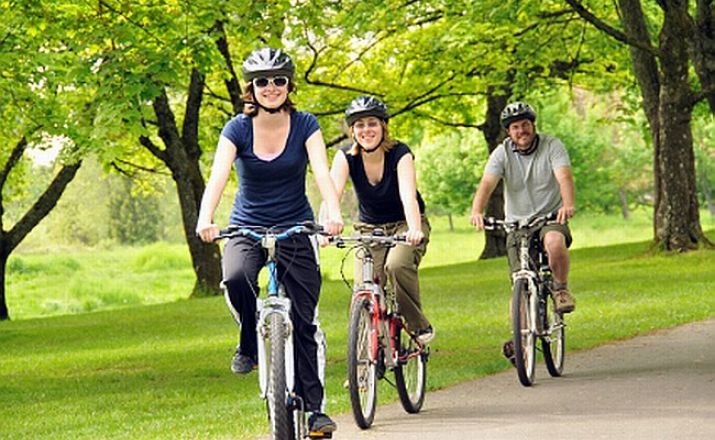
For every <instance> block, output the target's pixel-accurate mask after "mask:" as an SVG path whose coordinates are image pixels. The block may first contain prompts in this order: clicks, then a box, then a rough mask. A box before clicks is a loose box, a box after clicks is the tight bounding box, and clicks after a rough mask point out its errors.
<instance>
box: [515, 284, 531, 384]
mask: <svg viewBox="0 0 715 440" xmlns="http://www.w3.org/2000/svg"><path fill="white" fill-rule="evenodd" d="M529 298H530V295H529V285H528V282H527V280H525V279H518V280H516V282H515V283H514V287H513V291H512V300H511V301H512V303H511V322H512V334H513V338H514V354H515V366H516V372H517V375H518V376H519V382H521V384H522V385H524V386H526V387H528V386H531V385H532V384H533V383H534V370H535V365H536V341H535V329H533V328H531V327H532V326H531V324H530V323H531V322H533V319H532V318H533V313H534V310H532V307H531V304H530V301H529Z"/></svg>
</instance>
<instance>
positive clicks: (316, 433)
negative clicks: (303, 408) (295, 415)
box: [308, 431, 333, 438]
mask: <svg viewBox="0 0 715 440" xmlns="http://www.w3.org/2000/svg"><path fill="white" fill-rule="evenodd" d="M308 438H333V433H332V432H320V431H312V432H309V433H308Z"/></svg>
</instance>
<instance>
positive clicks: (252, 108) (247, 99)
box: [241, 81, 296, 118]
mask: <svg viewBox="0 0 715 440" xmlns="http://www.w3.org/2000/svg"><path fill="white" fill-rule="evenodd" d="M295 89H296V88H295V85H294V84H293V81H290V82H288V96H287V97H286V100H285V102H284V103H283V104H282V105H284V106H285V107H286V108H287V109H288V112H289V113H293V112H294V111H295V103H293V101H291V100H290V92H292V91H293V90H295ZM241 99H242V100H243V114H244V115H246V116H250V117H251V118H252V117H254V116H256V115H257V114H258V109H259V107H258V106H257V105H253V102H254V101H253V100H254V95H253V82H252V81H249V82H248V84H247V85H246V90H244V91H243V95H241Z"/></svg>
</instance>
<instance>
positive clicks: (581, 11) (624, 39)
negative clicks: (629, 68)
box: [565, 0, 660, 57]
mask: <svg viewBox="0 0 715 440" xmlns="http://www.w3.org/2000/svg"><path fill="white" fill-rule="evenodd" d="M565 1H566V3H568V4H569V5H570V6H571V7H572V8H573V10H574V11H575V12H576V13H577V14H578V15H580V16H581V18H583V19H584V20H586V21H587V22H589V23H591V24H592V25H593V26H594V27H595V28H596V29H599V30H600V31H602V32H604V33H606V34H608V35H610V36H611V37H613V38H615V39H616V40H618V41H620V42H621V43H625V44H627V45H629V46H633V47H635V48H638V49H641V50H643V51H645V52H647V53H649V54H650V55H652V56H656V57H657V56H660V51H659V50H658V49H657V48H655V47H653V46H651V45H650V44H648V43H646V42H645V41H641V40H638V39H635V38H632V37H631V36H630V35H628V34H626V33H624V32H622V31H619V30H618V29H616V28H614V27H612V26H611V25H609V24H607V23H606V22H604V21H603V20H601V19H599V18H598V17H596V16H595V15H593V14H592V13H591V12H590V11H589V10H588V9H586V8H585V7H584V6H583V5H582V4H581V2H580V1H578V0H565Z"/></svg>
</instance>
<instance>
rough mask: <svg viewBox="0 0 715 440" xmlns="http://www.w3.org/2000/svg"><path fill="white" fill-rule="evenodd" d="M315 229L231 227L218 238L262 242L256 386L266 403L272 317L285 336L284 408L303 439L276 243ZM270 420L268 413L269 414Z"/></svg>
mask: <svg viewBox="0 0 715 440" xmlns="http://www.w3.org/2000/svg"><path fill="white" fill-rule="evenodd" d="M317 230H318V229H316V228H315V226H314V225H313V227H312V228H311V227H309V226H308V224H303V225H297V226H294V227H291V228H289V229H288V230H286V231H284V232H281V233H275V232H273V231H271V230H270V229H266V230H265V231H263V232H262V233H259V232H256V231H254V230H252V229H250V228H242V227H238V226H231V227H229V229H227V230H225V231H221V234H220V235H219V238H230V237H235V236H245V237H250V238H252V239H254V240H256V241H258V242H260V243H261V247H263V248H264V249H266V252H267V254H268V255H267V260H266V263H265V267H266V268H267V269H268V285H267V288H266V291H267V292H266V293H267V297H266V299H265V300H262V299H260V298H257V299H256V310H257V314H258V319H257V320H256V332H257V335H258V338H257V351H258V383H259V387H260V390H261V394H260V395H261V398H262V399H263V400H266V401H269V399H270V398H271V396H269V392H270V387H269V375H270V373H269V368H270V367H271V366H270V365H269V364H270V362H269V358H268V354H267V352H266V339H267V338H270V333H271V326H270V323H271V318H272V317H273V316H274V315H278V316H279V317H280V321H282V323H283V328H284V334H283V335H282V337H283V339H284V349H283V361H284V373H285V392H286V401H285V404H286V407H287V410H288V411H297V412H298V413H299V416H298V417H294V420H293V425H294V426H293V429H294V431H295V435H296V436H298V437H300V438H303V437H305V432H306V427H305V420H304V414H305V408H304V405H303V401H302V399H301V398H300V396H298V395H296V394H295V392H294V387H295V365H294V359H293V352H294V346H293V322H292V321H291V319H290V312H291V301H290V298H288V297H287V296H286V293H285V289H284V287H283V285H282V284H281V283H280V282H279V280H278V263H277V260H276V244H277V242H279V241H281V240H285V239H287V238H290V237H292V236H293V235H296V234H301V233H303V234H305V233H315V232H317ZM269 418H270V413H269Z"/></svg>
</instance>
